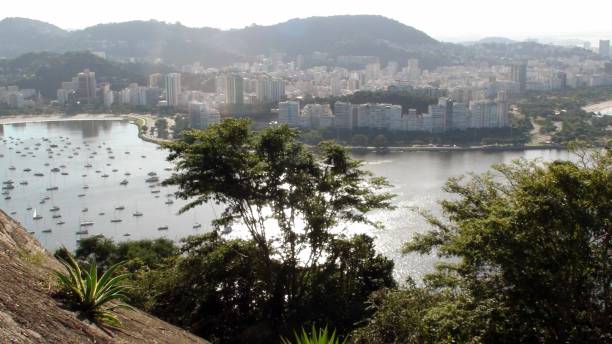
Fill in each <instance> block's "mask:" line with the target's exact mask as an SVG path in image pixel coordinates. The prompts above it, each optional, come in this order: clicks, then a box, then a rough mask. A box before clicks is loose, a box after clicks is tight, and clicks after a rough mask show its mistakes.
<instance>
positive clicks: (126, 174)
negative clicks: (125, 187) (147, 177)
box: [123, 172, 132, 176]
mask: <svg viewBox="0 0 612 344" xmlns="http://www.w3.org/2000/svg"><path fill="white" fill-rule="evenodd" d="M123 175H124V176H131V175H132V174H131V173H130V172H125V173H124V174H123Z"/></svg>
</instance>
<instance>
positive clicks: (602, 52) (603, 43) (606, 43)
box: [599, 39, 610, 58]
mask: <svg viewBox="0 0 612 344" xmlns="http://www.w3.org/2000/svg"><path fill="white" fill-rule="evenodd" d="M599 56H601V57H603V58H609V57H610V40H609V39H605V40H604V39H602V40H600V41H599Z"/></svg>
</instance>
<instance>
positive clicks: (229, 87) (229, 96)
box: [225, 75, 244, 105]
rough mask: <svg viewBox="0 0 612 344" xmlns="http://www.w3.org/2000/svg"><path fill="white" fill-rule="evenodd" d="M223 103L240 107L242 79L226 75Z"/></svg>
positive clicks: (242, 101) (242, 95) (241, 101)
mask: <svg viewBox="0 0 612 344" xmlns="http://www.w3.org/2000/svg"><path fill="white" fill-rule="evenodd" d="M225 103H227V104H235V105H242V104H243V103H244V86H243V80H242V77H241V76H239V75H228V76H227V77H226V80H225Z"/></svg>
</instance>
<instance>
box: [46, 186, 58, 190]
mask: <svg viewBox="0 0 612 344" xmlns="http://www.w3.org/2000/svg"><path fill="white" fill-rule="evenodd" d="M58 189H59V188H58V187H57V186H50V187H48V188H47V191H55V190H58Z"/></svg>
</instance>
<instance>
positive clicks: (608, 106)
mask: <svg viewBox="0 0 612 344" xmlns="http://www.w3.org/2000/svg"><path fill="white" fill-rule="evenodd" d="M582 109H583V110H584V111H587V112H595V113H597V112H602V111H606V110H608V111H609V110H612V100H607V101H605V102H601V103H596V104H591V105H587V106H585V107H583V108H582Z"/></svg>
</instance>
